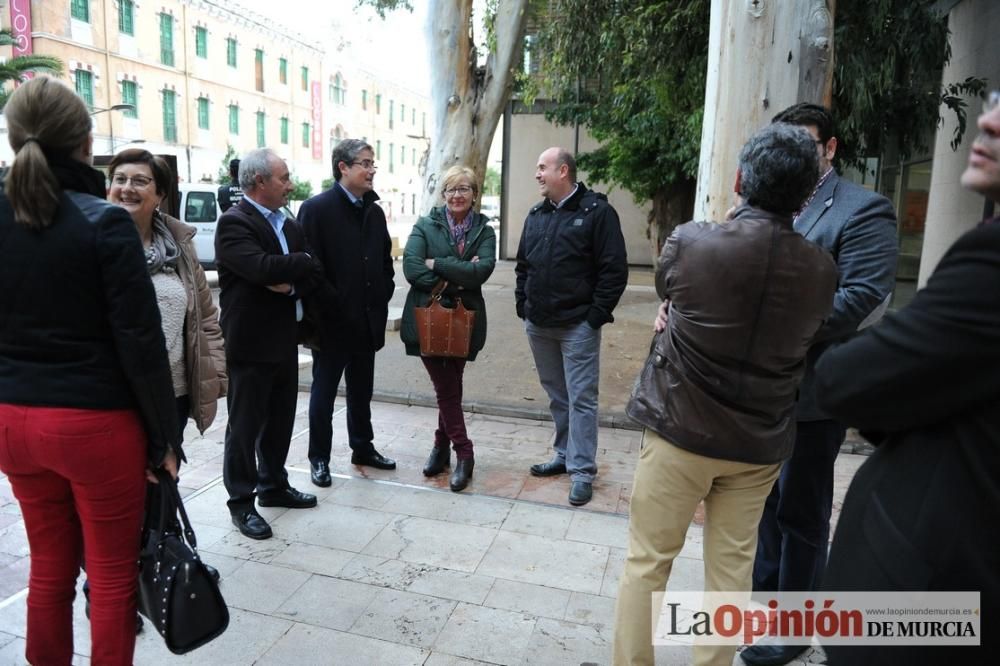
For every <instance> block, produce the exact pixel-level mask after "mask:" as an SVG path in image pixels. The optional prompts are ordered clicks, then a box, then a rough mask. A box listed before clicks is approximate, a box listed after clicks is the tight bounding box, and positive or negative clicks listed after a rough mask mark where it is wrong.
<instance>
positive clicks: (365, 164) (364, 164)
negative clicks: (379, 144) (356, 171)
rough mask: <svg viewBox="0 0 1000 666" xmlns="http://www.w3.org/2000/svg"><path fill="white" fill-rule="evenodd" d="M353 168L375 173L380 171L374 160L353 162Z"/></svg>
mask: <svg viewBox="0 0 1000 666" xmlns="http://www.w3.org/2000/svg"><path fill="white" fill-rule="evenodd" d="M351 166H359V167H361V168H362V169H365V170H366V171H375V170H376V169H378V165H377V164H375V161H374V160H361V161H360V162H351Z"/></svg>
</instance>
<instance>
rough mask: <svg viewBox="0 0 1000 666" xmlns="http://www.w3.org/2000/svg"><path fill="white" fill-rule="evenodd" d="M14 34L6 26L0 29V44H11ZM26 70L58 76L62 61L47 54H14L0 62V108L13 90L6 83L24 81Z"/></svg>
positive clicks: (13, 40)
mask: <svg viewBox="0 0 1000 666" xmlns="http://www.w3.org/2000/svg"><path fill="white" fill-rule="evenodd" d="M15 41H16V40H15V39H14V35H13V34H12V33H11V31H10V30H9V29H7V28H5V29H3V30H0V46H13V45H14V43H15ZM28 72H45V73H48V74H53V75H55V76H59V75H61V74H62V72H63V62H62V60H60V59H59V58H56V57H53V56H47V55H37V54H32V55H26V56H15V57H13V58H10V59H9V60H7V61H5V62H2V63H0V109H3V107H4V106H6V105H7V98H8V97H10V95H11V93H12V92H13V87H12V86H8V85H7V84H8V83H20V82H21V81H24V79H25V75H26V74H27V73H28Z"/></svg>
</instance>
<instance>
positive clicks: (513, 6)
mask: <svg viewBox="0 0 1000 666" xmlns="http://www.w3.org/2000/svg"><path fill="white" fill-rule="evenodd" d="M472 4H473V2H472V0H430V6H429V11H428V13H427V26H426V34H427V40H428V52H429V55H430V67H431V107H432V109H433V113H432V118H433V125H432V127H433V131H432V133H431V137H430V146H429V149H428V154H427V160H426V165H425V169H426V170H425V171H424V173H423V178H424V189H423V195H422V197H421V201H420V211H421V212H422V213H426V212H427V211H429V210H430V208H431V207H432V206H434V205H435V204H438V203H439V202H440V201H441V182H440V177H441V174H443V173H444V172H445V171H446V170H447V169H448V167H451V166H453V165H456V164H462V165H465V166H469V167H471V168H472V169H473V170H475V172H476V175H477V178H478V180H479V187H480V190H482V184H483V179H484V178H485V176H486V163H487V159H488V158H489V152H490V145H491V144H492V143H493V134H494V133H495V132H496V128H497V123H498V122H499V121H500V117H501V115H503V111H504V107H505V105H506V104H507V100H508V99H510V94H511V90H512V87H513V83H514V74H515V68H516V67H517V66H518V65H519V64H520V62H521V52H522V48H523V41H524V28H525V22H526V19H527V8H528V0H498V2H497V12H496V23H495V28H494V31H493V33H494V34H495V35H496V37H495V44H494V45H493V48H492V49H491V51H490V53H489V55H488V57H487V59H486V63H485V65H482V66H479V65H478V64H477V57H476V47H475V42H474V41H473V33H472Z"/></svg>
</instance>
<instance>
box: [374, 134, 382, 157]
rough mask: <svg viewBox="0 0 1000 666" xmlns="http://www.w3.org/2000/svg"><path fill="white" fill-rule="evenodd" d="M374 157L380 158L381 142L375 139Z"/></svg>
mask: <svg viewBox="0 0 1000 666" xmlns="http://www.w3.org/2000/svg"><path fill="white" fill-rule="evenodd" d="M375 159H377V160H380V159H382V142H381V141H379V140H377V139H376V140H375Z"/></svg>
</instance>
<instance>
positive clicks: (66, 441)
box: [0, 77, 183, 664]
mask: <svg viewBox="0 0 1000 666" xmlns="http://www.w3.org/2000/svg"><path fill="white" fill-rule="evenodd" d="M4 113H5V115H6V117H7V125H8V128H9V138H10V145H11V147H12V148H13V149H14V152H15V153H16V157H15V159H14V164H13V166H12V167H11V168H10V170H9V172H8V173H7V176H6V178H5V180H4V182H3V188H2V191H0V284H2V285H3V289H0V470H2V471H3V473H4V474H6V475H7V477H8V478H9V479H10V483H11V486H12V488H13V490H14V494H15V496H16V497H17V498H18V501H19V503H20V507H21V513H22V515H23V517H24V526H25V530H26V532H27V534H28V543H29V545H30V548H31V574H30V579H29V583H28V630H27V649H26V653H25V657H26V659H27V661H28V662H29V663H32V664H68V663H70V661H71V660H72V657H73V622H72V619H73V608H72V606H73V597H74V596H75V593H74V589H75V584H76V577H77V575H78V574H79V571H80V562H81V558H82V556H83V553H84V551H86V554H87V560H88V567H87V576H88V579H89V581H90V587H91V604H92V612H91V643H92V652H91V660H92V661H93V663H95V664H131V663H132V655H133V651H134V647H135V617H136V615H135V614H136V580H137V576H136V568H135V563H136V560H137V559H138V557H139V533H140V529H141V527H142V518H143V498H144V495H145V490H146V478H147V477H148V478H150V479H151V480H155V477H154V476H153V475H152V474H151V473H150V472H148V471H147V473H146V474H145V475H144V474H143V470H144V468H146V469H149V468H154V467H163V468H165V469H166V470H168V471H169V472H170V474H171V475H172V476H175V477H176V474H177V464H178V459H179V458H180V459H183V454H182V452H181V447H180V438H179V436H178V427H177V412H176V408H175V405H174V396H173V384H172V381H171V376H170V368H169V365H168V362H167V352H166V347H165V345H164V340H163V332H162V331H161V329H160V313H159V309H158V307H157V303H156V294H155V292H154V290H153V283H152V282H151V280H150V277H149V272H148V271H147V269H146V262H145V258H144V256H143V250H142V244H141V242H140V241H139V235H138V233H137V232H136V229H135V225H134V224H133V222H132V218H131V217H130V216H129V214H128V213H127V212H125V211H124V210H122V209H121V208H119V207H117V206H112V205H111V204H109V203H107V202H106V201H105V194H106V193H105V186H104V176H103V175H102V174H101V173H100V172H98V171H96V170H94V169H93V168H92V167H91V166H90V162H91V159H92V154H91V147H92V144H93V138H92V136H91V135H90V128H91V122H90V115H89V112H88V110H87V107H86V105H85V104H84V102H83V100H82V99H80V98H79V97H78V96H77V95H76V94H75V93H74V92H73V91H72V90H71V89H70V88H68V87H67V86H66V85H64V84H63V83H61V82H60V81H59V80H57V79H53V78H49V77H38V78H35V79H32V80H31V81H28V82H27V83H23V84H21V86H20V87H18V88H17V90H15V91H14V93H13V95H12V96H11V97H10V100H9V101H8V102H7V106H6V108H5V109H4Z"/></svg>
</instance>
